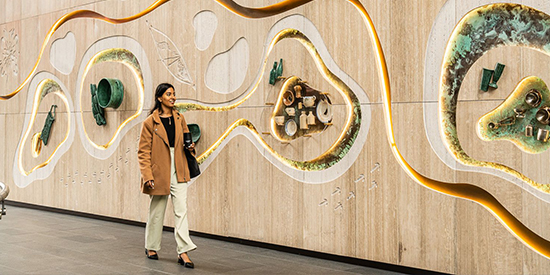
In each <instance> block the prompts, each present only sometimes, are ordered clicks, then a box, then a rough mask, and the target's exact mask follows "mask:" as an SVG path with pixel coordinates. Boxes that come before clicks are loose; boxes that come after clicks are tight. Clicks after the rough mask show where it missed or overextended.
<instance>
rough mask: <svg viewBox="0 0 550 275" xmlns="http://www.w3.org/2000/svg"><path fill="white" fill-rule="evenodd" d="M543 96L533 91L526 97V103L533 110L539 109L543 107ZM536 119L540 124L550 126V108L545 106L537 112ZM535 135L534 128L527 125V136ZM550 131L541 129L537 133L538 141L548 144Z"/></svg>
mask: <svg viewBox="0 0 550 275" xmlns="http://www.w3.org/2000/svg"><path fill="white" fill-rule="evenodd" d="M541 101H542V96H541V94H540V92H539V91H537V90H531V91H530V92H529V93H528V94H527V95H526V96H525V103H527V104H528V105H529V106H531V107H533V108H538V107H539V106H540V105H541ZM535 118H536V119H537V121H538V122H540V123H541V124H543V125H548V124H550V107H548V106H543V107H541V108H539V110H538V111H537V113H536V115H535ZM533 135H534V127H533V126H532V125H527V126H526V127H525V136H527V137H532V136H533ZM549 135H550V131H549V130H547V129H543V128H539V129H538V131H537V140H539V141H542V142H547V141H548V137H549Z"/></svg>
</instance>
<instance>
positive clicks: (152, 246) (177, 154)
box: [138, 83, 197, 268]
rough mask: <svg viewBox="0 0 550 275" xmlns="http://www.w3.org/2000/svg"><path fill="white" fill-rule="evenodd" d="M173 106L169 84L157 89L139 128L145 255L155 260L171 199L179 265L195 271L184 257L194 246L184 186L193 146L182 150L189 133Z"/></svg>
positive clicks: (173, 97) (192, 265)
mask: <svg viewBox="0 0 550 275" xmlns="http://www.w3.org/2000/svg"><path fill="white" fill-rule="evenodd" d="M175 102H176V95H175V91H174V86H172V85H171V84H168V83H162V84H160V85H158V87H157V90H156V91H155V105H154V107H153V109H152V110H151V112H150V114H149V116H148V117H147V119H145V121H144V122H143V126H142V128H141V137H140V140H139V151H138V160H139V168H140V170H141V190H142V192H143V193H145V194H148V195H150V198H151V202H150V205H149V217H148V218H147V226H146V227H145V254H146V255H147V258H149V259H152V260H158V254H157V251H159V250H160V242H161V239H162V228H163V222H164V213H165V211H166V203H167V202H168V195H170V196H171V197H172V204H173V205H174V215H175V231H174V235H175V237H176V243H177V253H178V263H179V264H181V265H183V266H185V267H188V268H194V264H193V262H191V260H190V259H189V256H188V255H187V252H189V251H191V250H194V249H195V248H197V246H196V245H195V244H194V243H193V242H192V241H191V238H190V237H189V227H188V222H187V182H188V181H189V180H190V176H189V168H188V166H187V159H186V157H185V152H184V150H190V151H191V153H192V154H195V149H194V148H195V144H192V145H191V146H190V147H189V148H184V142H183V133H188V132H189V128H187V123H186V122H185V118H184V117H183V115H182V114H180V113H179V112H178V111H176V110H175V109H174V103H175Z"/></svg>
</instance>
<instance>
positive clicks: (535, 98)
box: [525, 90, 542, 108]
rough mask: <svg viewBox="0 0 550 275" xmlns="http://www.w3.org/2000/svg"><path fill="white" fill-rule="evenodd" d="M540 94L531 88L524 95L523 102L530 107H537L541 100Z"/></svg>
mask: <svg viewBox="0 0 550 275" xmlns="http://www.w3.org/2000/svg"><path fill="white" fill-rule="evenodd" d="M541 98H542V96H541V94H540V92H539V91H537V90H531V91H530V92H529V93H528V94H527V95H526V96H525V103H527V104H529V106H531V107H535V108H536V107H538V106H539V105H540V102H541Z"/></svg>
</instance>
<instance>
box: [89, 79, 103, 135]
mask: <svg viewBox="0 0 550 275" xmlns="http://www.w3.org/2000/svg"><path fill="white" fill-rule="evenodd" d="M90 91H91V93H92V113H93V115H94V118H95V123H96V124H97V125H99V126H101V125H105V124H107V121H105V113H104V111H103V108H101V106H99V103H97V86H96V85H95V84H90Z"/></svg>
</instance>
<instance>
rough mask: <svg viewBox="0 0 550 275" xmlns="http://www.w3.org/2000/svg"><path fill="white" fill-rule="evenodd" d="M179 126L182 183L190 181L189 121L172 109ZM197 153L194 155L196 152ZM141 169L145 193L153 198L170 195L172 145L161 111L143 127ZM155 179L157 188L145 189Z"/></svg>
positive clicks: (176, 152)
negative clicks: (185, 140)
mask: <svg viewBox="0 0 550 275" xmlns="http://www.w3.org/2000/svg"><path fill="white" fill-rule="evenodd" d="M172 115H173V118H174V123H175V137H174V162H175V166H176V174H177V178H178V182H187V181H189V180H190V179H191V178H190V176H189V167H188V166H187V158H186V157H185V152H184V151H183V150H187V149H185V148H184V145H183V133H188V132H189V128H187V123H186V122H185V118H184V117H183V115H181V114H180V113H179V112H178V111H176V110H172ZM193 153H194V152H193ZM138 161H139V169H140V170H141V191H142V192H143V193H145V194H149V195H169V194H170V143H169V141H168V135H167V133H166V130H165V129H164V125H163V124H162V122H161V120H160V116H159V112H158V109H157V110H155V111H154V112H153V113H152V114H151V115H150V116H148V117H147V118H146V119H145V121H144V122H143V125H142V127H141V136H140V139H139V150H138ZM150 180H153V181H154V183H155V188H154V189H151V188H149V187H145V183H146V182H147V181H150Z"/></svg>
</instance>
